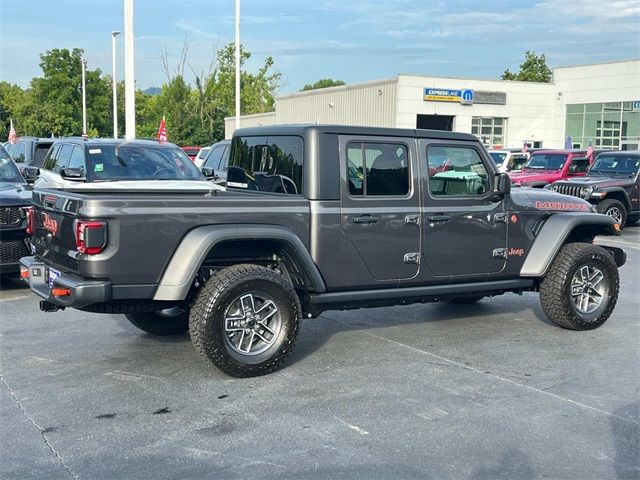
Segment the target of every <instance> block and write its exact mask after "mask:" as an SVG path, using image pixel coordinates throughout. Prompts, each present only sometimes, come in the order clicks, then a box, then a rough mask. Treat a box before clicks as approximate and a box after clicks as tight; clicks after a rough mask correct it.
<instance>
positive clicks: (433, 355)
mask: <svg viewBox="0 0 640 480" xmlns="http://www.w3.org/2000/svg"><path fill="white" fill-rule="evenodd" d="M364 333H366V334H367V335H369V336H370V337H373V338H377V339H379V340H384V341H385V342H388V343H391V344H394V345H397V346H399V347H403V348H407V349H409V350H413V351H414V352H418V353H421V354H423V355H428V356H430V357H433V358H436V359H438V360H440V361H442V362H445V363H448V364H450V365H455V366H457V367H461V368H464V369H465V370H470V371H472V372H475V373H479V374H481V375H483V376H487V377H493V378H494V379H497V380H500V381H502V382H506V383H510V384H512V385H516V386H518V387H522V388H526V389H528V390H531V391H534V392H537V393H540V394H542V395H546V396H548V397H552V398H555V399H557V400H561V401H563V402H566V403H570V404H572V405H576V406H578V407H581V408H585V409H587V410H591V411H594V412H598V413H601V414H603V415H607V416H611V417H614V418H617V419H618V420H621V421H623V422H627V423H631V424H633V425H640V423H638V422H636V421H635V420H633V419H631V418H628V417H623V416H620V415H617V414H615V413H613V412H608V411H606V410H602V409H600V408H596V407H592V406H591V405H586V404H584V403H581V402H577V401H575V400H572V399H570V398H566V397H562V396H560V395H556V394H555V393H551V392H548V391H546V390H541V389H539V388H536V387H533V386H531V385H526V384H524V383H520V382H516V381H515V380H511V379H509V378H505V377H501V376H500V375H496V374H495V373H486V372H485V371H482V370H479V369H477V368H474V367H471V366H469V365H465V364H464V363H460V362H456V361H455V360H450V359H448V358H446V357H443V356H441V355H436V354H435V353H431V352H428V351H426V350H422V349H420V348H417V347H412V346H411V345H407V344H406V343H402V342H398V341H396V340H391V339H390V338H386V337H383V336H381V335H376V334H374V333H371V332H364Z"/></svg>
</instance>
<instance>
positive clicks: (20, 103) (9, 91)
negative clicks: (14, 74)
mask: <svg viewBox="0 0 640 480" xmlns="http://www.w3.org/2000/svg"><path fill="white" fill-rule="evenodd" d="M27 95H28V94H27V92H25V91H24V90H23V89H22V88H20V86H19V85H14V84H11V83H8V82H3V81H0V140H2V141H3V142H4V141H6V139H7V137H8V136H9V128H10V120H11V119H13V122H14V126H16V127H17V126H19V124H20V123H21V120H22V115H23V113H24V104H25V102H26V97H27ZM18 134H20V133H19V132H18Z"/></svg>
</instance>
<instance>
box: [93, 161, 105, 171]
mask: <svg viewBox="0 0 640 480" xmlns="http://www.w3.org/2000/svg"><path fill="white" fill-rule="evenodd" d="M93 171H94V172H102V171H104V165H103V164H102V163H96V164H95V166H94V167H93Z"/></svg>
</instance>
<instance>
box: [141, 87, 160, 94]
mask: <svg viewBox="0 0 640 480" xmlns="http://www.w3.org/2000/svg"><path fill="white" fill-rule="evenodd" d="M160 92H162V89H161V88H160V87H149V88H147V89H146V90H143V91H142V93H146V94H147V95H160Z"/></svg>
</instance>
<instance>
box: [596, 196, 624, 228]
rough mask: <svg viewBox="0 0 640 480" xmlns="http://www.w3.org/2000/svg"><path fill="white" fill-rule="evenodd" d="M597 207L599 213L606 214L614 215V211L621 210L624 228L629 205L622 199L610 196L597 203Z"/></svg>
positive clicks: (622, 226)
mask: <svg viewBox="0 0 640 480" xmlns="http://www.w3.org/2000/svg"><path fill="white" fill-rule="evenodd" d="M596 209H597V210H598V212H599V213H602V214H604V215H608V216H611V217H613V215H612V212H613V211H614V210H615V211H618V212H620V213H619V215H620V218H621V220H620V222H619V223H620V229H621V230H622V229H623V228H624V227H625V225H626V224H627V207H625V206H624V204H623V203H622V202H621V201H620V200H616V199H615V198H609V199H607V200H603V201H602V202H600V203H598V205H596Z"/></svg>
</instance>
